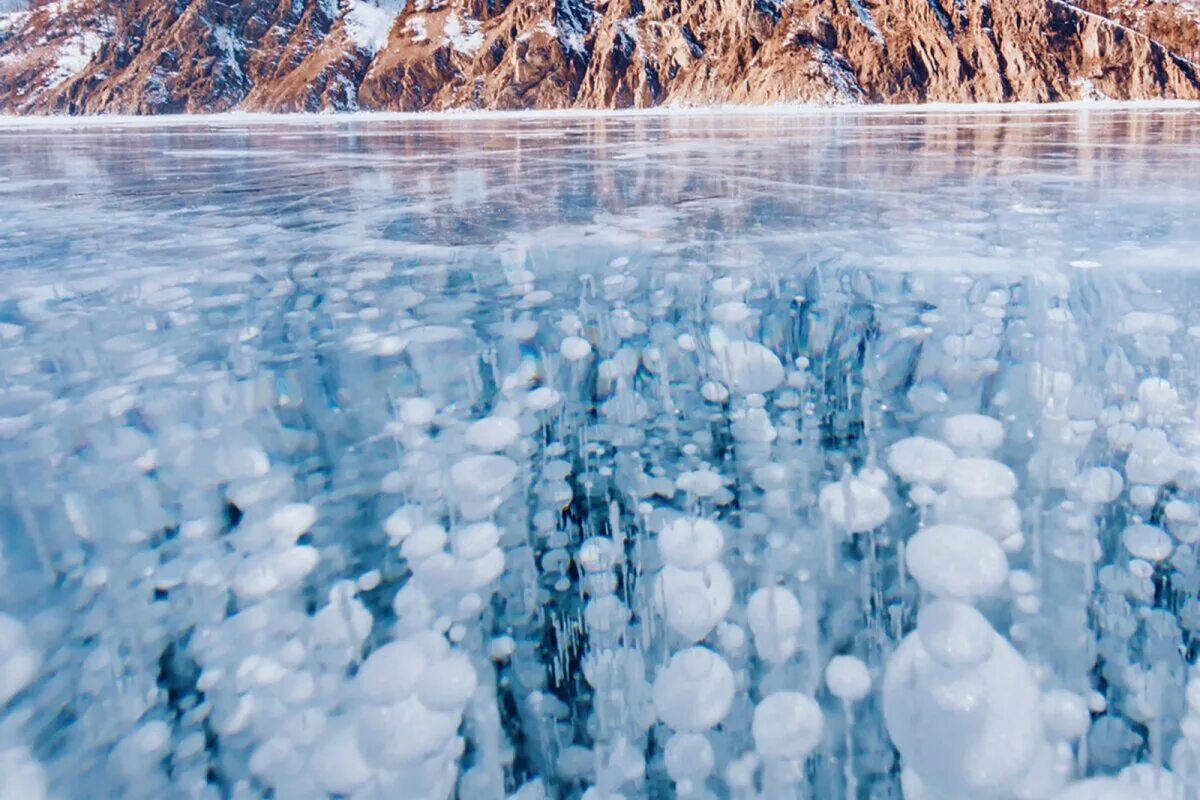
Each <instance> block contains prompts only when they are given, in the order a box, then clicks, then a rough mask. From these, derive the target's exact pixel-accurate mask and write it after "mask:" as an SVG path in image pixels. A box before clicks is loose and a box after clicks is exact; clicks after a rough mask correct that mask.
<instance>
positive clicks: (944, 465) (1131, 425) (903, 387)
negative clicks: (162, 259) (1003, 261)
mask: <svg viewBox="0 0 1200 800" xmlns="http://www.w3.org/2000/svg"><path fill="white" fill-rule="evenodd" d="M480 258H481V259H483V260H484V261H485V262H486V263H481V264H479V265H477V266H478V268H477V269H474V268H469V267H470V265H467V266H464V265H463V264H461V263H460V264H453V263H446V264H442V265H433V266H431V265H430V264H429V263H422V264H407V263H405V262H396V263H394V264H382V265H366V266H359V267H356V268H347V269H342V270H338V271H327V272H322V271H320V270H315V269H313V270H307V271H306V270H301V269H297V270H295V271H294V272H293V273H292V274H291V275H289V276H288V277H287V278H285V279H280V280H277V281H274V282H271V281H265V280H260V279H256V278H255V277H254V276H237V275H232V276H231V275H225V276H220V278H219V280H218V279H216V278H212V277H211V276H210V277H209V278H207V279H206V278H204V277H202V276H196V275H192V276H189V277H188V278H187V279H186V281H185V280H184V279H182V278H181V279H179V280H176V281H173V280H171V279H170V278H167V277H164V276H162V275H156V276H153V278H152V279H151V278H147V279H146V280H144V281H142V282H141V283H140V284H139V288H138V290H137V291H136V292H129V293H128V294H127V296H125V297H124V298H123V299H124V302H123V303H122V304H121V305H119V306H117V305H116V304H114V303H113V302H112V298H111V297H99V298H98V297H97V292H101V290H100V289H98V288H97V287H96V286H95V285H94V284H93V283H92V282H90V281H89V280H88V279H81V280H79V281H76V282H74V283H70V282H68V283H66V284H64V285H62V286H57V287H55V288H54V289H53V290H45V289H43V288H37V289H34V288H31V287H28V286H26V287H15V288H10V289H9V290H6V291H7V294H6V295H5V298H4V302H3V303H0V320H2V322H0V339H2V340H3V348H2V349H0V374H2V375H3V388H2V389H0V468H2V470H3V475H4V480H3V482H2V486H0V543H2V544H3V548H4V551H3V558H2V559H0V798H3V800H42V798H52V797H62V798H66V797H84V796H111V797H117V796H119V797H125V798H130V799H131V800H136V798H161V797H168V796H171V797H176V796H178V797H187V798H196V800H208V798H214V799H215V798H221V797H230V798H235V799H236V800H249V799H250V798H263V797H273V798H277V800H318V799H319V798H329V797H334V798H348V799H349V800H376V799H378V800H383V798H414V799H416V798H420V799H421V800H437V798H449V797H465V798H480V799H481V800H483V799H490V798H495V799H496V800H502V799H505V798H507V799H508V800H544V799H545V798H582V799H583V800H620V799H621V798H635V797H663V796H678V797H683V798H695V799H696V800H705V799H706V798H726V797H728V798H740V799H745V800H749V799H750V798H770V799H771V800H787V798H815V797H819V798H870V800H887V799H888V798H899V797H904V798H907V800H961V799H962V798H966V797H971V798H978V799H979V800H1110V799H1112V800H1187V799H1188V798H1197V797H1200V673H1197V671H1196V670H1197V667H1196V658H1195V657H1196V640H1195V634H1196V632H1197V631H1198V630H1200V572H1198V571H1197V554H1196V549H1195V546H1196V543H1197V542H1198V541H1200V515H1198V513H1197V506H1196V502H1195V492H1196V490H1197V487H1200V416H1198V413H1197V405H1196V404H1197V400H1198V399H1200V392H1198V389H1200V385H1198V384H1197V382H1196V381H1197V375H1196V373H1195V370H1194V366H1195V359H1193V358H1191V357H1190V356H1189V353H1190V348H1191V347H1192V346H1193V345H1192V344H1191V342H1193V341H1194V339H1195V337H1196V335H1197V334H1200V330H1197V329H1195V328H1189V327H1188V326H1187V317H1188V314H1189V313H1192V312H1190V311H1189V310H1186V309H1180V310H1176V309H1173V308H1172V298H1171V296H1170V294H1169V293H1164V292H1161V291H1158V290H1156V289H1155V288H1153V287H1152V286H1149V285H1147V284H1146V283H1144V282H1140V281H1127V282H1126V283H1124V284H1119V283H1118V278H1117V277H1114V276H1109V275H1108V274H1107V273H1104V272H1103V271H1098V270H1095V271H1084V270H1082V269H1079V270H1074V271H1069V270H1068V271H1064V273H1063V274H1061V275H1058V274H1054V275H1040V276H1036V277H1026V278H1013V277H1005V276H991V275H975V276H964V275H956V274H950V273H937V274H930V275H901V274H889V273H879V274H874V275H868V274H863V273H857V272H853V271H848V270H843V271H823V270H821V269H816V270H813V271H811V272H807V273H805V272H801V271H797V272H796V273H795V274H790V275H778V274H772V273H770V272H767V271H765V270H759V269H755V268H748V267H743V268H739V269H728V270H725V271H721V270H717V269H708V268H705V267H703V266H699V265H693V266H689V267H688V268H687V269H680V270H678V271H666V270H661V269H657V270H656V269H649V268H647V267H644V266H639V264H638V263H637V262H636V261H631V260H630V259H629V258H626V257H617V258H613V259H612V260H611V261H607V263H605V262H603V261H602V262H601V263H600V264H599V265H597V266H598V269H596V270H594V271H593V272H592V273H588V274H583V275H578V274H576V273H575V272H573V271H571V272H567V273H558V272H554V271H550V272H548V273H547V274H544V275H537V274H535V273H534V272H533V271H531V270H530V269H529V268H528V267H529V264H528V262H527V259H526V254H525V253H524V251H523V250H521V249H520V248H510V249H508V250H503V251H502V252H500V253H499V257H498V258H496V255H495V254H490V255H487V256H486V257H484V256H480ZM493 258H495V261H489V260H488V259H493ZM496 261H498V262H499V263H496ZM205 280H217V282H216V283H209V284H205V283H204V281H205ZM1118 285H1119V286H1120V288H1121V291H1120V292H1117V291H1107V290H1109V289H1112V288H1113V287H1116V286H1118ZM101 294H103V292H101Z"/></svg>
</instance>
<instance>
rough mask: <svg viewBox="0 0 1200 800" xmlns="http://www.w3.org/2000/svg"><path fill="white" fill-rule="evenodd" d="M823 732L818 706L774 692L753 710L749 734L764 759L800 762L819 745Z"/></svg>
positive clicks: (799, 696)
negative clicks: (783, 759)
mask: <svg viewBox="0 0 1200 800" xmlns="http://www.w3.org/2000/svg"><path fill="white" fill-rule="evenodd" d="M824 730H825V715H824V714H822V713H821V708H820V706H818V705H817V704H816V701H814V700H813V699H812V698H811V697H809V696H808V695H805V694H801V693H799V692H775V693H773V694H769V695H767V696H766V697H764V698H763V699H762V701H761V702H759V704H758V705H757V706H755V707H754V720H753V722H752V724H751V734H752V735H753V736H754V747H755V749H756V750H757V751H758V753H759V755H761V756H763V757H764V758H785V759H789V760H793V761H802V760H804V759H806V758H808V756H809V754H810V753H811V752H812V751H813V750H814V749H816V747H817V746H818V745H819V744H820V743H821V737H822V735H823V734H824Z"/></svg>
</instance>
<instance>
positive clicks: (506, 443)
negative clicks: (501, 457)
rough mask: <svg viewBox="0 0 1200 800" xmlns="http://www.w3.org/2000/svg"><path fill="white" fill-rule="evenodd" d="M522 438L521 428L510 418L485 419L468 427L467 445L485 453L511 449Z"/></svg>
mask: <svg viewBox="0 0 1200 800" xmlns="http://www.w3.org/2000/svg"><path fill="white" fill-rule="evenodd" d="M519 437H520V427H519V426H518V425H517V421H516V420H515V419H511V418H509V417H484V418H483V419H481V420H478V421H476V422H473V423H471V424H470V425H469V426H468V427H467V433H466V440H467V444H469V445H471V446H472V447H474V448H475V449H476V450H481V451H483V452H485V453H494V452H496V451H497V450H503V449H504V448H506V447H511V446H512V445H513V444H514V443H515V442H516V441H517V439H518V438H519Z"/></svg>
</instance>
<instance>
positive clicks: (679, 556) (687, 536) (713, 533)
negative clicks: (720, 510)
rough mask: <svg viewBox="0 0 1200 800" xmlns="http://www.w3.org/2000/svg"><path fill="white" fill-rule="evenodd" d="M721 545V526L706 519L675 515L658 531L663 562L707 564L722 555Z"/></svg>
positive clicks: (690, 566)
mask: <svg viewBox="0 0 1200 800" xmlns="http://www.w3.org/2000/svg"><path fill="white" fill-rule="evenodd" d="M724 546H725V536H724V534H722V533H721V526H720V525H718V524H717V523H715V522H712V521H710V520H706V519H690V518H686V517H681V518H678V519H674V520H671V521H670V522H668V523H667V524H666V525H665V526H664V527H663V529H662V531H661V532H660V533H659V534H658V552H659V554H660V555H661V556H662V560H663V563H665V564H670V565H672V566H676V567H680V568H682V569H700V568H701V567H705V566H707V565H708V564H710V563H712V562H713V561H716V560H717V559H718V558H720V557H721V551H722V549H723V548H724Z"/></svg>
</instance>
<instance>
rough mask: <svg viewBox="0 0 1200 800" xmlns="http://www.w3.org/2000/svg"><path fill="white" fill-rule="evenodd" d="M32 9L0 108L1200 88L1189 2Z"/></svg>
mask: <svg viewBox="0 0 1200 800" xmlns="http://www.w3.org/2000/svg"><path fill="white" fill-rule="evenodd" d="M1083 2H1085V3H1086V5H1085V6H1081V5H1076V4H1074V3H1073V2H1069V1H1068V0H55V2H46V1H45V0H34V1H33V3H32V4H31V5H29V6H28V7H25V8H18V9H17V10H12V11H7V12H4V13H0V112H7V113H71V114H86V113H99V112H121V113H137V114H153V113H166V112H183V111H187V112H211V111H224V110H229V109H235V108H238V109H245V110H266V111H318V110H342V109H356V108H362V109H381V110H383V109H387V110H426V109H447V108H488V109H496V108H567V107H582V108H623V107H631V106H634V107H645V106H655V105H664V104H666V105H696V104H713V103H774V102H817V103H839V102H923V101H1012V100H1032V101H1053V100H1074V99H1088V98H1101V97H1109V98H1121V99H1125V98H1189V99H1200V66H1198V65H1197V64H1196V63H1195V62H1194V61H1193V58H1195V57H1196V55H1197V51H1198V50H1200V13H1197V10H1196V6H1195V4H1194V2H1192V0H1115V1H1114V2H1112V3H1108V2H1106V0H1083Z"/></svg>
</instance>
